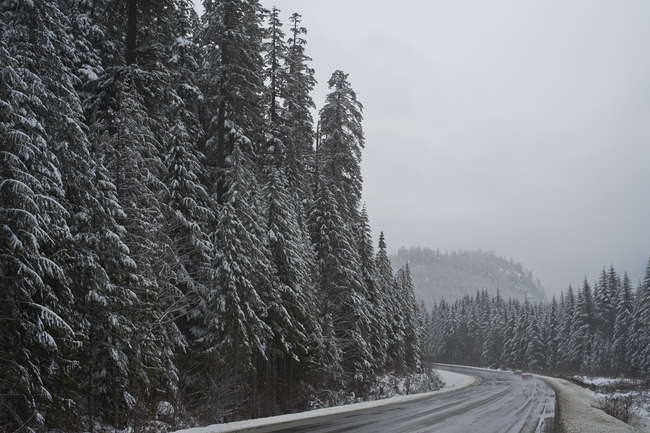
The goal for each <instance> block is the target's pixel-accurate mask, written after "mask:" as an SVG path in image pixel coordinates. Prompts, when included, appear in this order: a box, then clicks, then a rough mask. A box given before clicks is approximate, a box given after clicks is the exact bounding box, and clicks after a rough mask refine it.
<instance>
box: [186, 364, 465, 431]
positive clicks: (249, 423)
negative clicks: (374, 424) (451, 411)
mask: <svg viewBox="0 0 650 433" xmlns="http://www.w3.org/2000/svg"><path fill="white" fill-rule="evenodd" d="M436 373H437V374H438V376H439V377H440V379H441V381H442V382H443V383H444V386H443V387H442V388H441V389H439V390H437V391H431V392H426V393H419V394H408V395H395V396H393V397H388V398H382V399H380V400H374V401H366V402H363V403H354V404H347V405H343V406H336V407H328V408H323V409H315V410H310V411H307V412H301V413H295V414H287V415H279V416H274V417H268V418H258V419H252V420H246V421H237V422H232V423H226V424H215V425H211V426H207V427H197V428H191V429H186V430H179V431H177V432H176V433H224V432H233V431H237V430H242V429H250V428H256V427H263V426H267V425H273V424H279V423H283V422H289V421H298V420H303V419H308V418H315V417H319V416H325V415H331V414H337V413H343V412H351V411H355V410H361V409H367V408H371V407H378V406H383V405H387V404H392V403H397V402H404V401H408V400H414V399H417V398H422V397H425V396H428V395H434V394H439V393H443V392H447V391H451V390H454V389H459V388H462V387H465V386H469V385H471V384H472V383H474V381H475V380H476V379H475V378H474V377H471V376H466V375H464V374H459V373H453V372H450V371H444V370H436ZM392 385H394V384H391V388H392ZM380 386H381V385H380ZM384 386H386V387H388V383H385V384H384ZM409 386H410V385H409V384H407V383H404V381H401V382H399V383H398V384H397V390H396V392H399V393H405V392H407V388H408V387H409ZM392 389H395V388H392ZM384 395H385V392H384Z"/></svg>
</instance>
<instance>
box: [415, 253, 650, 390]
mask: <svg viewBox="0 0 650 433" xmlns="http://www.w3.org/2000/svg"><path fill="white" fill-rule="evenodd" d="M426 329H427V332H426V338H425V347H426V353H427V355H428V356H430V357H431V358H432V359H433V360H435V361H437V362H445V363H454V364H463V365H474V366H481V367H490V368H507V369H522V370H524V369H525V370H530V371H540V372H541V371H543V372H554V373H563V374H569V373H582V374H592V375H597V374H600V375H614V374H615V375H620V374H624V375H626V376H631V377H635V376H641V375H642V376H644V377H646V376H647V375H648V373H650V263H648V266H647V268H646V272H645V276H644V278H643V280H642V281H641V282H639V284H638V286H637V287H636V289H634V287H633V285H632V283H631V282H630V279H629V278H628V276H627V273H624V274H623V278H622V279H621V277H620V276H619V275H618V273H617V272H616V270H615V269H614V267H613V266H610V268H609V269H606V268H603V270H602V272H601V275H600V276H599V277H598V279H597V280H596V281H595V283H594V285H593V287H591V286H590V284H589V282H588V280H587V278H586V277H585V280H584V283H583V285H582V287H580V288H578V289H577V290H575V289H574V288H572V287H571V286H569V287H568V289H567V290H566V291H563V292H562V293H561V294H560V299H559V301H558V300H557V299H556V298H555V296H553V298H552V300H551V302H550V303H531V302H529V301H528V300H525V301H524V302H521V301H519V300H508V301H506V300H504V299H503V298H502V297H501V295H500V293H497V294H496V295H495V296H490V295H488V294H487V292H485V291H483V292H478V293H476V296H473V297H471V296H465V297H464V298H463V299H459V300H457V301H455V302H453V303H447V302H445V301H444V300H443V301H440V302H439V303H437V304H436V305H435V307H434V308H433V309H432V310H431V312H430V315H428V317H427V319H426Z"/></svg>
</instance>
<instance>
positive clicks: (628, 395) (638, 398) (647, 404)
mask: <svg viewBox="0 0 650 433" xmlns="http://www.w3.org/2000/svg"><path fill="white" fill-rule="evenodd" d="M573 379H575V380H578V381H580V382H581V383H584V384H587V385H593V386H596V387H597V391H596V397H597V398H598V399H599V401H603V400H606V399H612V398H613V399H617V398H622V399H629V400H628V401H627V403H628V404H631V405H632V407H631V413H632V416H631V420H630V424H631V425H633V426H634V427H636V428H638V429H639V430H640V431H642V432H644V433H650V392H648V391H646V390H645V389H644V388H643V387H642V386H641V387H640V386H639V385H640V382H645V381H639V379H633V378H611V377H593V376H573ZM621 404H623V403H621Z"/></svg>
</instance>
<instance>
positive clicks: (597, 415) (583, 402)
mask: <svg viewBox="0 0 650 433" xmlns="http://www.w3.org/2000/svg"><path fill="white" fill-rule="evenodd" d="M537 377H539V378H541V379H542V380H544V381H546V382H547V383H548V384H549V385H550V386H551V388H553V390H554V391H555V397H556V401H557V403H558V406H559V413H556V416H557V417H559V419H558V420H557V422H558V423H559V425H560V428H561V431H562V432H564V433H601V432H602V433H628V432H629V433H632V432H639V430H638V429H636V428H634V427H632V426H631V425H629V424H625V423H624V422H623V421H621V420H618V419H616V418H614V417H612V416H609V415H607V414H606V413H605V412H603V411H602V410H601V409H599V406H600V402H599V401H598V397H597V396H596V394H595V393H594V392H593V391H590V390H588V389H585V388H582V387H580V386H578V385H576V384H574V383H571V382H569V381H567V380H564V379H556V378H552V377H547V376H541V375H537Z"/></svg>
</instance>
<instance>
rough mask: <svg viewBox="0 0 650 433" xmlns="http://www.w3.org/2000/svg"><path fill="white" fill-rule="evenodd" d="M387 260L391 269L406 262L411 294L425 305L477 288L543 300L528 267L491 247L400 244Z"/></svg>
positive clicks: (460, 295)
mask: <svg viewBox="0 0 650 433" xmlns="http://www.w3.org/2000/svg"><path fill="white" fill-rule="evenodd" d="M390 261H391V263H392V265H393V268H394V269H399V268H401V267H403V266H404V265H405V264H406V263H407V262H408V263H409V268H410V270H411V277H412V279H413V285H414V287H415V295H416V296H417V298H418V299H422V300H423V301H424V303H425V304H426V305H427V306H428V307H431V306H433V304H434V302H439V301H440V300H441V299H443V298H444V299H445V301H450V302H453V301H454V300H455V299H457V298H462V297H463V296H465V295H470V296H475V295H476V291H477V290H478V291H481V290H486V291H487V292H488V293H489V294H490V295H495V294H496V291H497V288H499V292H500V293H501V296H502V297H503V298H504V299H506V300H507V299H519V300H522V301H523V300H524V299H526V298H528V299H529V300H530V301H531V302H540V301H542V302H546V301H547V297H546V292H544V288H543V287H542V284H541V282H540V280H539V278H535V277H533V272H532V271H529V270H527V269H525V268H524V267H523V265H522V264H521V263H518V262H514V261H513V260H512V259H510V260H507V259H506V258H504V257H499V256H497V255H496V254H495V253H494V252H492V251H490V252H485V251H458V252H457V251H452V252H451V253H448V252H444V253H441V252H440V251H439V250H436V251H434V250H432V249H430V248H420V247H412V248H409V249H407V248H400V249H399V250H398V251H397V254H395V255H391V256H390Z"/></svg>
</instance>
